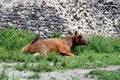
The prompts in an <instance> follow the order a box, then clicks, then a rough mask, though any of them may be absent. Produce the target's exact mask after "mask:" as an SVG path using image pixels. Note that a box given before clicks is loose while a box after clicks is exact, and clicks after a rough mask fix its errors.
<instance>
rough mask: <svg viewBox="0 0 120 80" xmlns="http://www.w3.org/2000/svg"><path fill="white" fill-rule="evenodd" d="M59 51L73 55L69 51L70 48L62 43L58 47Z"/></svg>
mask: <svg viewBox="0 0 120 80" xmlns="http://www.w3.org/2000/svg"><path fill="white" fill-rule="evenodd" d="M58 49H59V52H60V53H62V54H65V55H68V56H74V54H73V53H72V52H71V50H70V48H69V47H68V46H65V45H62V46H59V47H58Z"/></svg>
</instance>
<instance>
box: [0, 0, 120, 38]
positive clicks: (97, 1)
mask: <svg viewBox="0 0 120 80" xmlns="http://www.w3.org/2000/svg"><path fill="white" fill-rule="evenodd" d="M0 25H1V26H4V27H7V26H14V27H15V28H20V29H23V30H30V31H33V32H37V31H40V33H41V34H42V35H43V34H44V35H43V36H42V37H48V35H49V34H50V33H51V32H54V31H59V32H61V33H63V34H64V35H66V34H68V33H69V32H70V31H74V30H77V31H79V32H81V33H82V34H84V35H96V34H99V35H103V36H106V37H117V36H120V1H119V0H44V1H43V0H24V1H22V0H1V1H0Z"/></svg>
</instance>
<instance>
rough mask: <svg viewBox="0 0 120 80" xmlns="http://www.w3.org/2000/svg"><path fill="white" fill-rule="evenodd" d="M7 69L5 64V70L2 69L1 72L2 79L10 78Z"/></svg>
mask: <svg viewBox="0 0 120 80" xmlns="http://www.w3.org/2000/svg"><path fill="white" fill-rule="evenodd" d="M5 70H6V67H4V66H3V70H2V71H1V74H0V80H9V77H8V76H7V74H6V72H5Z"/></svg>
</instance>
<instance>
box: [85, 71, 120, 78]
mask: <svg viewBox="0 0 120 80" xmlns="http://www.w3.org/2000/svg"><path fill="white" fill-rule="evenodd" d="M86 76H87V77H90V78H96V77H97V80H120V69H119V70H116V71H105V70H93V71H91V72H89V73H88V74H86Z"/></svg>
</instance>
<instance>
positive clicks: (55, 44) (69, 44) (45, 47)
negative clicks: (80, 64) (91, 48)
mask: <svg viewBox="0 0 120 80" xmlns="http://www.w3.org/2000/svg"><path fill="white" fill-rule="evenodd" d="M38 37H39V35H38V36H37V37H36V38H35V39H34V40H33V41H32V42H31V43H29V44H28V45H26V46H25V47H23V48H22V50H21V52H22V53H23V52H30V53H36V52H41V53H43V54H45V55H47V54H48V53H49V52H50V51H56V52H58V53H61V54H65V55H68V56H74V54H73V53H72V52H71V50H72V49H73V48H74V47H76V46H77V45H87V44H88V42H87V40H85V39H84V38H83V37H82V35H81V34H79V33H78V32H77V31H76V32H75V33H74V34H73V35H71V36H69V37H66V38H51V39H43V40H38Z"/></svg>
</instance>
